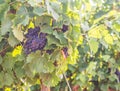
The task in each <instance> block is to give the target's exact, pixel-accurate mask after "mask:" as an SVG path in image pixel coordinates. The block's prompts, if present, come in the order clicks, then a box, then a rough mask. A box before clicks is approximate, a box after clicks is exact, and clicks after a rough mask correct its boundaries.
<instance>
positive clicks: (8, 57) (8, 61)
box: [1, 53, 15, 69]
mask: <svg viewBox="0 0 120 91" xmlns="http://www.w3.org/2000/svg"><path fill="white" fill-rule="evenodd" d="M8 64H9V65H8ZM14 64H15V58H13V57H12V54H11V53H7V54H6V55H5V57H4V58H3V62H2V64H1V65H2V66H3V67H4V68H5V69H12V68H13V67H14Z"/></svg>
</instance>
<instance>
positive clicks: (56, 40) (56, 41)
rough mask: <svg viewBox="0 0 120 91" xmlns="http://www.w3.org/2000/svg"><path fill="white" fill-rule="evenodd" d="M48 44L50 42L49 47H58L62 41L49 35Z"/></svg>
mask: <svg viewBox="0 0 120 91" xmlns="http://www.w3.org/2000/svg"><path fill="white" fill-rule="evenodd" d="M47 40H48V41H47V42H48V46H50V45H52V44H55V45H57V46H61V45H60V41H59V40H58V39H57V38H56V37H55V36H53V35H48V36H47Z"/></svg>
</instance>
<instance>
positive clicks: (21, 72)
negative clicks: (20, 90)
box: [14, 61, 25, 78]
mask: <svg viewBox="0 0 120 91" xmlns="http://www.w3.org/2000/svg"><path fill="white" fill-rule="evenodd" d="M23 65H24V63H23V62H20V61H18V62H16V63H15V65H14V70H15V74H16V76H17V77H18V78H21V77H23V76H24V75H25V70H24V69H23Z"/></svg>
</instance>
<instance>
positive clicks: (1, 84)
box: [0, 71, 4, 87]
mask: <svg viewBox="0 0 120 91" xmlns="http://www.w3.org/2000/svg"><path fill="white" fill-rule="evenodd" d="M3 78H4V72H3V71H1V72H0V87H2V86H4V83H3V82H4V79H3Z"/></svg>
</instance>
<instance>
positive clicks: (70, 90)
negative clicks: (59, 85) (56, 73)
mask: <svg viewBox="0 0 120 91" xmlns="http://www.w3.org/2000/svg"><path fill="white" fill-rule="evenodd" d="M63 76H64V78H65V81H66V83H67V85H68V88H69V91H72V89H71V87H70V84H69V82H68V80H67V77H66V75H65V73H64V74H63Z"/></svg>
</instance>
